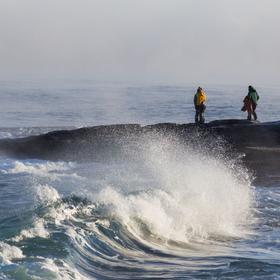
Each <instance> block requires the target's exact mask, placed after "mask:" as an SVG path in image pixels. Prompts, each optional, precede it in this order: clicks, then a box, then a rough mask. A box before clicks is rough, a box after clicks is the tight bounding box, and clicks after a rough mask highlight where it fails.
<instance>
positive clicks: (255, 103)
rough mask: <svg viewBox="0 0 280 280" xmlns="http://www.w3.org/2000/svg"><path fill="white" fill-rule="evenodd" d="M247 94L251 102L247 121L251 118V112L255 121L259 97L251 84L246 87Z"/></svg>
mask: <svg viewBox="0 0 280 280" xmlns="http://www.w3.org/2000/svg"><path fill="white" fill-rule="evenodd" d="M247 96H248V98H249V99H250V101H251V104H252V110H248V120H249V121H251V120H252V114H253V117H254V120H255V121H256V120H257V119H258V116H257V113H256V109H257V106H258V101H259V99H260V97H259V95H258V93H257V91H256V90H255V89H254V88H253V87H252V86H249V87H248V95H247Z"/></svg>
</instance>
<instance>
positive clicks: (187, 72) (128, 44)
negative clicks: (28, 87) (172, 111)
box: [0, 0, 280, 84]
mask: <svg viewBox="0 0 280 280" xmlns="http://www.w3.org/2000/svg"><path fill="white" fill-rule="evenodd" d="M279 10H280V2H279V0H211V1H207V0H25V1H21V0H0V62H1V63H0V79H5V78H14V79H20V78H43V77H47V78H93V79H99V80H139V81H163V82H182V83H204V84H205V83H230V84H237V83H238V84H241V83H249V82H250V83H254V84H279V73H280V55H279V48H280V38H279V36H278V33H279V32H278V29H279V26H280V17H279V15H278V13H279Z"/></svg>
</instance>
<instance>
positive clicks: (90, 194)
mask: <svg viewBox="0 0 280 280" xmlns="http://www.w3.org/2000/svg"><path fill="white" fill-rule="evenodd" d="M194 89H195V88H193V87H185V86H165V85H160V86H158V85H131V84H129V85H128V84H113V83H95V82H92V81H78V82H77V81H76V82H73V81H72V82H67V83H66V82H65V81H63V82H59V83H56V84H52V85H51V86H50V85H49V84H46V83H43V82H41V83H34V82H32V83H30V82H24V83H23V82H21V83H13V82H5V83H4V82H2V83H1V84H0V90H1V94H2V95H1V96H2V99H3V102H2V104H1V110H0V111H1V113H0V114H1V119H2V125H1V128H0V137H1V138H18V137H24V136H29V135H38V134H41V133H44V132H47V131H52V130H54V129H60V128H61V129H70V128H72V127H82V126H86V125H99V124H112V123H141V124H143V125H144V124H149V123H157V122H168V121H172V122H177V123H186V122H192V121H193V108H192V98H193V90H194ZM244 90H246V87H244V88H243V87H229V86H228V87H226V86H223V87H213V86H212V87H209V90H208V95H209V106H208V109H207V114H206V118H207V121H208V120H214V119H218V118H221V117H224V118H242V117H244V115H242V113H241V112H240V108H241V106H242V104H241V103H242V102H241V101H242V97H243V95H244V94H246V92H244ZM259 91H260V95H261V97H262V96H264V95H266V97H265V98H263V101H261V103H260V105H259V108H258V110H259V112H260V113H259V116H260V119H261V120H262V121H270V120H275V119H277V115H278V106H277V104H279V101H280V99H279V96H278V94H277V89H273V88H265V87H264V88H260V90H259ZM233 93H234V94H233ZM221 96H223V98H221ZM225 96H228V99H226V100H225V98H224V97H225ZM16 100H18V101H20V102H17V103H16ZM261 100H262V99H261ZM194 140H196V139H194ZM210 140H211V139H209V141H210ZM212 140H213V139H212ZM212 140H211V141H212ZM197 141H199V136H198V138H197ZM212 144H213V143H209V146H208V145H207V143H203V145H201V143H200V144H199V143H197V145H192V146H188V147H186V146H185V145H184V146H183V145H182V144H181V143H180V141H179V140H178V139H176V137H168V136H166V135H160V134H154V135H152V136H151V135H150V136H149V137H147V138H144V139H142V140H141V141H140V142H139V144H138V145H139V149H138V150H137V151H138V154H137V155H136V158H137V160H135V157H134V159H133V160H132V159H131V158H127V159H126V160H120V159H116V160H112V159H110V160H104V161H96V162H94V161H93V162H83V163H81V162H75V161H72V162H66V161H44V160H38V159H20V158H8V157H5V156H1V157H0V279H279V278H280V276H279V275H280V261H279V260H280V254H279V247H280V243H279V240H280V230H279V225H280V222H279V216H280V210H279V209H280V207H279V206H280V191H279V186H278V185H277V184H274V185H270V186H266V187H264V186H261V185H256V184H255V183H254V176H255V174H254V172H253V171H252V170H249V169H247V168H246V167H245V166H244V165H242V163H241V162H240V157H241V156H242V155H236V156H235V157H232V156H230V155H228V154H227V152H226V150H227V149H225V146H226V145H227V143H225V142H224V141H222V140H221V141H218V142H217V143H215V145H216V147H217V149H216V150H215V151H214V152H213V150H212V151H211V152H209V149H213V145H212Z"/></svg>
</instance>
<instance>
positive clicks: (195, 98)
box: [193, 94, 197, 106]
mask: <svg viewBox="0 0 280 280" xmlns="http://www.w3.org/2000/svg"><path fill="white" fill-rule="evenodd" d="M196 100H197V95H196V94H195V95H194V97H193V104H194V106H196Z"/></svg>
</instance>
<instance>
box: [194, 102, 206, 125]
mask: <svg viewBox="0 0 280 280" xmlns="http://www.w3.org/2000/svg"><path fill="white" fill-rule="evenodd" d="M205 109H206V106H205V105H204V104H201V105H196V106H195V123H205V118H204V112H205Z"/></svg>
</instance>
